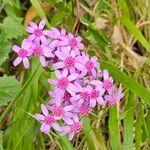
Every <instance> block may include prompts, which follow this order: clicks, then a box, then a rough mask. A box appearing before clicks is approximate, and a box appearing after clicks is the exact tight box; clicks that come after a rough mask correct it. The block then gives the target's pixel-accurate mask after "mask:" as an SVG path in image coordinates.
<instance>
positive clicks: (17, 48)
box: [12, 45, 20, 53]
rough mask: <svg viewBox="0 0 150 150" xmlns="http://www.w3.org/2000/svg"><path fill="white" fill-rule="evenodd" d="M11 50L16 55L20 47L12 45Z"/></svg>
mask: <svg viewBox="0 0 150 150" xmlns="http://www.w3.org/2000/svg"><path fill="white" fill-rule="evenodd" d="M12 50H13V51H15V52H16V53H18V52H19V51H20V47H19V46H17V45H13V46H12Z"/></svg>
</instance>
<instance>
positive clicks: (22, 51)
mask: <svg viewBox="0 0 150 150" xmlns="http://www.w3.org/2000/svg"><path fill="white" fill-rule="evenodd" d="M27 54H28V51H27V50H25V49H20V51H19V53H18V56H19V57H21V58H24V57H26V56H27Z"/></svg>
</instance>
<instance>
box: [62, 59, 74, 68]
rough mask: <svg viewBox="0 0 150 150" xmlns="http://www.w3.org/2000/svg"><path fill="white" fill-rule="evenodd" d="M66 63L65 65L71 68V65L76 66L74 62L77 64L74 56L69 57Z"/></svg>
mask: <svg viewBox="0 0 150 150" xmlns="http://www.w3.org/2000/svg"><path fill="white" fill-rule="evenodd" d="M64 63H65V66H66V67H67V68H71V67H74V64H75V59H74V58H73V57H67V58H66V59H65V61H64Z"/></svg>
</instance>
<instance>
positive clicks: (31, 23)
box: [29, 21, 38, 29]
mask: <svg viewBox="0 0 150 150" xmlns="http://www.w3.org/2000/svg"><path fill="white" fill-rule="evenodd" d="M29 25H30V26H31V27H32V28H33V29H37V28H38V26H37V25H36V24H35V23H34V22H32V21H31V22H30V23H29Z"/></svg>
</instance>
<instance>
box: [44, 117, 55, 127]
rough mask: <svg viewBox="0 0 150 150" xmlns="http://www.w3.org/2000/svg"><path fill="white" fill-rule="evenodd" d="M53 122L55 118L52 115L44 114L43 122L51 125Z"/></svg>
mask: <svg viewBox="0 0 150 150" xmlns="http://www.w3.org/2000/svg"><path fill="white" fill-rule="evenodd" d="M54 122H55V119H54V117H53V116H51V115H48V116H45V123H46V124H48V125H52V124H53V123H54Z"/></svg>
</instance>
